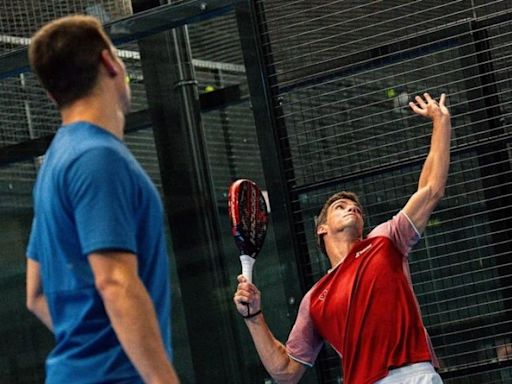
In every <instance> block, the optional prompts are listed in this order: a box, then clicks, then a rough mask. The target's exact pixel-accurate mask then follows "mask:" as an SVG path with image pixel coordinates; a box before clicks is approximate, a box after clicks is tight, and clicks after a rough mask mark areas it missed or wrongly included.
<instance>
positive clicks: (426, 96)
mask: <svg viewBox="0 0 512 384" xmlns="http://www.w3.org/2000/svg"><path fill="white" fill-rule="evenodd" d="M423 97H424V98H425V100H427V103H428V104H430V103H434V104H437V101H435V100H434V99H432V97H430V95H429V94H428V93H427V92H425V93H424V94H423Z"/></svg>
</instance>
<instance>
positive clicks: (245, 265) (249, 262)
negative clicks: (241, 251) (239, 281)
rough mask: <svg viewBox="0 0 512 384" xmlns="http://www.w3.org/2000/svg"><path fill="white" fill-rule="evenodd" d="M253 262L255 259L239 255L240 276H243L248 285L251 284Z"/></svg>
mask: <svg viewBox="0 0 512 384" xmlns="http://www.w3.org/2000/svg"><path fill="white" fill-rule="evenodd" d="M255 261H256V259H254V258H253V257H251V256H247V255H240V263H241V264H242V275H244V276H245V278H246V279H247V280H248V281H249V283H252V267H253V265H254V262H255Z"/></svg>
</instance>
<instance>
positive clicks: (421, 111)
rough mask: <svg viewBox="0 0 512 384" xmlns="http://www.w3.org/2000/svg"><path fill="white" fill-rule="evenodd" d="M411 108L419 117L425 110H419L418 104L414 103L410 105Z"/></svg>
mask: <svg viewBox="0 0 512 384" xmlns="http://www.w3.org/2000/svg"><path fill="white" fill-rule="evenodd" d="M409 107H411V109H412V110H413V111H414V112H415V113H417V114H418V115H421V114H422V113H423V110H422V109H420V108H418V107H417V106H416V104H414V103H413V102H412V101H411V102H410V103H409Z"/></svg>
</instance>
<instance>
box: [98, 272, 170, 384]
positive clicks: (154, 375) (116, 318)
mask: <svg viewBox="0 0 512 384" xmlns="http://www.w3.org/2000/svg"><path fill="white" fill-rule="evenodd" d="M100 293H101V295H102V298H103V301H104V304H105V309H106V311H107V313H108V316H109V318H110V321H111V322H112V326H113V328H114V330H115V332H116V335H117V337H118V339H119V341H120V343H121V345H122V347H123V349H124V351H125V352H126V354H127V355H128V357H129V358H130V360H131V361H132V363H133V364H134V366H135V367H136V368H137V370H138V371H139V373H140V375H141V376H142V378H143V379H144V382H146V383H154V384H156V383H166V384H167V383H178V382H179V381H178V378H177V376H176V374H175V372H174V369H173V367H172V365H171V363H170V361H169V359H168V356H167V353H166V351H165V347H164V345H163V342H162V339H161V334H160V330H159V326H158V322H157V319H156V314H155V310H154V307H153V304H152V302H151V299H150V297H149V295H148V293H147V291H146V289H145V287H144V286H143V285H142V283H141V282H140V281H137V282H133V283H131V284H129V285H125V286H121V285H116V284H114V285H112V286H109V287H106V288H104V289H103V290H102V291H100Z"/></svg>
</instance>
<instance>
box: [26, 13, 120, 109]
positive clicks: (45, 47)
mask: <svg viewBox="0 0 512 384" xmlns="http://www.w3.org/2000/svg"><path fill="white" fill-rule="evenodd" d="M105 50H107V51H108V52H110V53H111V55H112V59H113V60H115V59H117V60H119V59H118V58H117V56H116V54H115V52H114V51H115V50H114V48H113V46H112V42H111V41H110V39H109V37H108V36H107V34H106V33H105V31H104V30H103V27H102V25H101V23H100V22H99V21H98V20H97V19H96V18H94V17H90V16H79V15H76V16H67V17H63V18H60V19H57V20H55V21H52V22H50V23H48V24H46V25H45V26H43V27H42V28H41V29H40V30H39V31H38V32H36V34H35V35H34V36H33V37H32V40H31V43H30V47H29V59H30V64H31V66H32V69H33V71H34V72H35V73H36V75H37V76H38V78H39V80H40V81H41V84H42V85H43V87H44V88H45V89H46V91H47V92H48V93H49V94H50V96H51V97H52V98H53V99H54V100H55V102H56V103H57V106H58V107H59V109H62V108H65V107H67V106H69V105H70V104H72V103H74V102H75V101H77V100H78V99H80V98H82V97H85V96H87V95H89V94H90V92H91V91H92V90H93V88H94V87H95V85H96V83H97V80H98V75H99V70H100V63H102V54H105V53H104V51H105ZM123 69H124V67H123ZM121 76H123V75H122V74H121ZM123 77H124V76H123ZM123 81H124V78H123Z"/></svg>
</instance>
